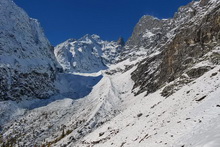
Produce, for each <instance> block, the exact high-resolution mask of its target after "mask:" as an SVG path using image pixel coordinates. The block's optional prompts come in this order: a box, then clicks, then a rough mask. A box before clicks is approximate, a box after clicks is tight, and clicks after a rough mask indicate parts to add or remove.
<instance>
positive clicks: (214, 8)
mask: <svg viewBox="0 0 220 147" xmlns="http://www.w3.org/2000/svg"><path fill="white" fill-rule="evenodd" d="M201 3H203V1H200V2H192V3H191V4H189V5H187V6H185V7H181V8H180V12H181V13H180V12H178V13H176V15H175V18H174V22H184V24H183V23H181V24H180V25H179V26H178V25H176V26H177V28H176V29H175V35H174V36H173V37H172V39H171V40H170V41H168V42H167V43H166V44H165V45H164V46H163V47H162V48H161V50H162V52H160V53H159V54H157V55H155V56H153V57H148V58H147V59H145V60H144V61H142V63H140V64H139V66H138V68H137V70H136V71H135V72H133V74H132V79H133V80H134V81H135V86H134V88H137V87H139V91H138V92H137V94H139V93H142V92H143V91H148V93H150V92H154V91H156V90H157V89H158V88H160V87H162V86H163V85H164V84H165V83H166V82H171V81H174V80H175V79H178V78H179V79H178V80H180V81H181V83H183V84H184V83H187V82H189V81H190V79H193V78H195V77H199V76H201V75H202V74H203V73H204V72H206V71H208V70H209V69H210V68H211V66H212V65H215V64H218V61H216V60H219V58H217V56H216V54H219V53H218V51H217V53H213V51H214V50H216V48H218V46H219V45H220V40H219V37H220V36H219V33H220V32H219V30H220V19H219V16H220V8H219V7H220V6H219V1H208V2H207V3H206V5H203V4H201ZM183 10H186V12H185V13H183V12H184V11H183ZM191 10H193V13H192V11H191ZM181 14H182V15H181ZM192 14H193V15H192ZM185 15H186V16H185ZM186 18H191V19H186ZM182 20H184V21H182ZM208 53H209V55H207V54H208ZM202 61H203V62H208V63H210V67H206V69H205V70H196V71H197V72H193V73H194V74H196V73H197V74H198V76H197V75H194V76H191V77H190V74H189V73H192V72H188V71H190V70H194V68H198V66H202V65H198V66H196V64H198V63H200V62H202ZM213 61H214V62H213ZM202 69H204V68H202ZM194 71H195V70H194ZM187 73H188V74H187ZM184 74H185V76H183V75H184Z"/></svg>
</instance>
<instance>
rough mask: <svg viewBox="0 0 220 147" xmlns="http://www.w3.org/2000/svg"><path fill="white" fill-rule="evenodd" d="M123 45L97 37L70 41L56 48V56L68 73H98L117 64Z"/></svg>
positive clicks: (86, 36)
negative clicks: (110, 65) (109, 65)
mask: <svg viewBox="0 0 220 147" xmlns="http://www.w3.org/2000/svg"><path fill="white" fill-rule="evenodd" d="M121 47H122V45H121V44H119V43H117V42H113V41H112V42H108V41H103V40H101V39H100V37H99V36H97V35H85V36H84V37H82V38H80V39H79V40H75V39H69V40H67V41H65V42H64V43H61V44H59V45H58V46H56V47H55V51H54V53H55V56H56V58H57V60H58V62H59V63H60V65H61V66H62V67H63V69H64V70H65V71H67V72H84V73H86V72H98V71H100V70H103V69H106V68H107V65H108V64H112V63H115V62H116V60H117V56H118V54H119V52H120V49H121Z"/></svg>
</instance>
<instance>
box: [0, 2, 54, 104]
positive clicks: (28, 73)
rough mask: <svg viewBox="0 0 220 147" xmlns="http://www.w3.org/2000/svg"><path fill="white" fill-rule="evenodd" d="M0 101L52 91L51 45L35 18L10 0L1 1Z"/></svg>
mask: <svg viewBox="0 0 220 147" xmlns="http://www.w3.org/2000/svg"><path fill="white" fill-rule="evenodd" d="M0 16H1V17H0V28H1V29H0V100H20V99H22V98H47V97H48V96H50V95H52V94H54V93H55V92H56V90H55V89H54V85H53V81H54V80H55V74H56V66H57V65H56V64H57V63H56V61H55V57H54V55H53V47H52V46H51V45H50V43H49V41H48V40H47V39H46V37H45V35H44V33H43V30H42V29H41V27H40V24H39V22H38V21H37V20H35V19H32V18H29V16H28V15H27V14H26V13H25V12H24V11H23V10H22V9H21V8H19V7H17V6H16V5H15V4H14V2H12V1H11V0H1V1H0Z"/></svg>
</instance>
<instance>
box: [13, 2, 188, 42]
mask: <svg viewBox="0 0 220 147" xmlns="http://www.w3.org/2000/svg"><path fill="white" fill-rule="evenodd" d="M191 1H192V0H14V2H15V3H16V4H17V5H18V6H20V7H22V8H23V9H24V10H25V11H26V12H27V13H28V14H29V16H31V17H33V18H36V19H38V20H39V21H40V23H41V26H42V27H43V29H44V31H45V34H46V36H47V37H48V39H49V40H50V42H51V43H52V44H53V45H57V44H58V43H61V42H63V41H65V40H67V39H69V38H75V39H78V38H80V37H82V36H84V35H85V34H97V35H100V36H101V38H102V39H104V40H117V39H118V37H120V36H122V37H124V38H125V40H126V39H128V38H129V37H130V36H131V34H132V31H133V28H134V26H135V24H136V23H137V22H138V20H139V19H140V18H141V16H143V15H146V14H147V15H153V16H156V17H158V18H170V17H172V16H173V15H174V12H176V11H177V9H178V7H179V6H182V5H186V4H187V3H189V2H191Z"/></svg>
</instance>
